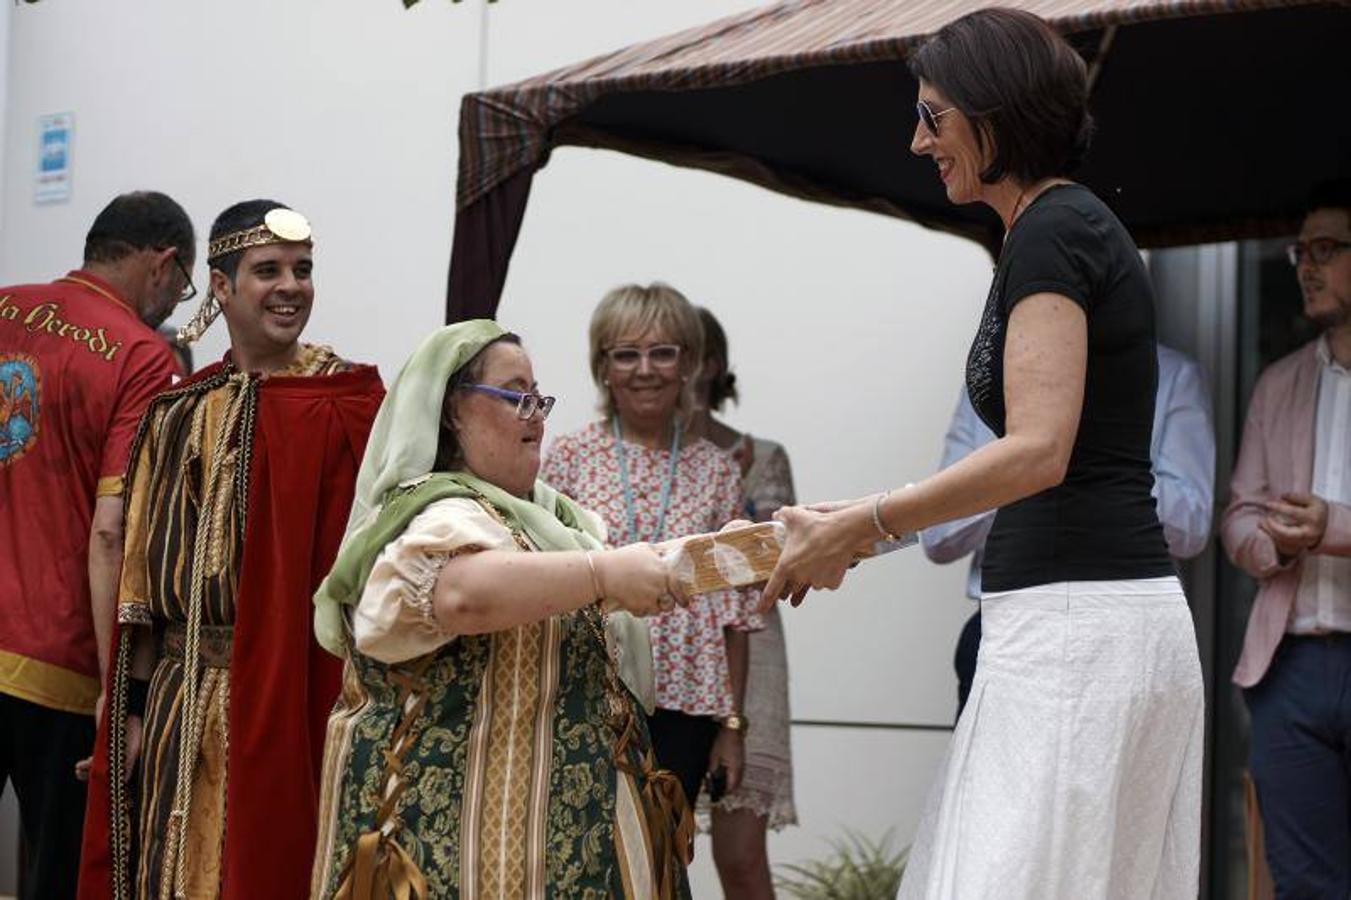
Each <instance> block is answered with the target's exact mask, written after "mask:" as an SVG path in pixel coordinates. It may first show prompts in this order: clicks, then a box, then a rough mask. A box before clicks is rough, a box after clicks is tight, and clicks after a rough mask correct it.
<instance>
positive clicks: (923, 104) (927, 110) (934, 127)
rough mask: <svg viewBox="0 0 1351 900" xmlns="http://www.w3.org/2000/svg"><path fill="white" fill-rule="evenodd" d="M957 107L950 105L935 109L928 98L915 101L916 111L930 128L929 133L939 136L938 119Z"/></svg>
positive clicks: (926, 126)
mask: <svg viewBox="0 0 1351 900" xmlns="http://www.w3.org/2000/svg"><path fill="white" fill-rule="evenodd" d="M956 108H957V107H955V106H949V107H948V108H947V109H939V110H935V109H934V108H933V107H932V106H930V105H929V101H928V100H919V101H917V102H916V103H915V112H917V113H919V120H920V121H921V122H923V123H924V127H925V128H927V129H928V130H929V134H931V135H933V136H934V137H938V120H939V119H941V118H943V117H944V116H946V115H947V114H948V113H950V112H952V111H953V110H954V109H956Z"/></svg>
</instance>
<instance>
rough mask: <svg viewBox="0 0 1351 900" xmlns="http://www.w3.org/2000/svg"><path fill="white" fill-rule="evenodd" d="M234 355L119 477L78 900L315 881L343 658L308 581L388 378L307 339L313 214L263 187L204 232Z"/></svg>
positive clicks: (158, 412) (322, 561)
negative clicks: (329, 649) (331, 719)
mask: <svg viewBox="0 0 1351 900" xmlns="http://www.w3.org/2000/svg"><path fill="white" fill-rule="evenodd" d="M207 262H208V265H209V266H210V269H211V289H210V292H209V294H208V295H207V298H206V302H205V303H204V304H203V306H202V309H201V310H199V312H198V314H197V315H196V316H194V318H193V319H192V321H191V322H189V324H188V325H187V326H185V328H184V329H183V335H182V336H183V337H185V338H187V339H189V340H192V339H195V338H196V337H197V336H199V335H200V334H201V332H202V331H203V330H204V329H205V328H206V327H207V326H208V325H209V324H210V323H211V320H212V319H213V318H215V316H216V315H217V314H223V315H224V317H225V320H226V324H227V326H228V327H229V330H230V351H229V353H228V354H227V355H226V357H225V359H224V360H223V361H221V362H219V363H216V364H215V365H212V366H208V367H207V368H206V369H204V370H202V371H201V372H199V373H197V375H195V376H194V377H193V378H191V379H189V380H188V381H186V382H183V383H181V384H180V385H178V386H176V387H175V388H174V389H172V390H170V391H168V392H166V393H164V394H162V395H161V396H160V397H158V398H157V399H156V400H155V401H154V402H153V403H152V404H151V406H150V409H149V410H148V411H147V413H146V416H145V418H144V419H143V420H142V422H141V427H140V432H139V434H138V436H137V441H136V444H135V445H134V447H133V448H132V452H131V462H130V468H129V470H128V473H127V484H128V493H127V510H126V548H125V553H124V563H123V568H122V575H121V580H120V585H119V590H118V617H117V618H118V633H117V635H116V637H115V641H114V648H115V649H114V657H113V665H112V671H111V674H110V679H109V684H108V686H107V688H106V691H107V695H108V697H109V702H108V703H107V704H106V715H105V716H104V721H103V722H102V723H101V727H100V732H99V739H98V742H97V746H98V753H97V755H96V758H95V761H94V764H93V772H92V781H93V786H92V788H91V791H90V801H89V804H90V805H89V812H88V814H87V817H86V818H87V822H86V827H85V840H84V859H83V865H82V872H81V879H80V896H81V897H82V898H85V900H94V898H104V897H109V896H111V897H115V898H118V900H122V898H130V897H137V898H146V900H152V898H159V897H162V896H166V895H172V896H185V897H192V898H217V897H219V898H229V900H243V898H258V897H279V898H280V897H287V898H289V897H303V896H305V894H306V892H307V890H308V885H309V874H310V864H311V856H312V854H313V846H314V839H315V828H316V822H315V816H316V810H317V807H318V799H319V798H318V784H319V770H320V765H321V761H322V754H323V740H324V732H325V723H326V721H327V716H328V713H329V710H330V708H331V706H332V704H333V700H334V698H335V697H336V695H337V692H338V686H339V675H340V666H341V663H340V662H339V661H338V660H337V659H335V658H333V657H332V656H330V655H328V654H327V653H325V652H324V651H323V650H322V649H321V648H320V647H319V646H318V644H317V643H316V642H315V640H314V637H313V629H312V628H311V606H310V597H311V596H312V595H313V593H314V590H315V588H316V587H317V586H318V584H319V582H320V580H321V579H322V578H323V576H324V575H325V574H326V573H327V571H328V568H329V566H330V564H331V563H332V561H333V557H334V554H335V552H336V551H337V547H338V542H339V540H340V538H341V536H342V533H343V529H344V527H345V525H346V520H347V513H348V510H349V508H350V505H351V500H352V493H353V487H354V482H355V478H356V472H357V469H358V467H359V465H360V462H361V455H362V452H363V450H364V448H365V442H366V437H367V434H368V432H369V430H370V425H371V422H372V420H373V419H374V417H375V413H376V410H377V409H378V407H379V404H380V400H381V398H382V396H383V393H384V390H383V388H382V387H381V384H380V379H379V375H378V374H377V373H376V371H375V369H374V367H371V366H363V365H355V364H352V363H349V362H347V361H345V360H343V359H342V358H340V357H338V356H337V355H336V354H334V353H333V351H332V350H330V349H329V348H327V347H322V346H315V345H309V344H302V343H301V342H300V335H301V332H302V330H303V329H304V327H305V324H306V322H307V321H308V319H309V314H310V310H311V307H312V304H313V301H314V285H313V282H312V281H311V272H312V268H313V258H312V241H311V236H310V226H309V223H308V222H307V221H305V219H304V217H303V216H301V215H299V214H298V213H296V212H294V211H293V210H290V209H288V208H287V207H285V206H283V205H282V204H279V203H276V202H273V201H267V200H254V201H247V202H244V203H240V204H236V205H235V206H232V207H230V208H229V209H227V210H226V211H225V212H223V213H222V214H221V215H220V216H219V217H218V218H217V220H216V222H215V224H214V225H213V227H212V229H211V240H210V245H209V248H208V254H207Z"/></svg>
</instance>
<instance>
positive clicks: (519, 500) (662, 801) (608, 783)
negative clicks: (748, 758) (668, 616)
mask: <svg viewBox="0 0 1351 900" xmlns="http://www.w3.org/2000/svg"><path fill="white" fill-rule="evenodd" d="M552 408H553V398H552V397H547V396H541V395H540V393H539V391H538V389H537V387H536V385H535V379H534V374H533V371H532V368H531V364H530V358H529V357H528V356H527V355H526V353H525V351H524V349H522V347H521V346H520V340H519V339H518V338H517V337H516V336H515V335H513V334H509V333H507V332H505V331H503V330H502V329H501V328H500V327H499V326H498V325H497V324H496V323H493V322H489V321H482V320H480V321H472V322H463V323H460V324H457V325H452V326H449V327H447V328H444V329H442V330H440V331H439V332H437V333H435V334H433V335H432V336H431V337H430V338H428V339H427V340H426V341H425V342H424V343H423V345H422V346H421V347H420V348H419V349H418V350H417V352H416V353H414V354H413V356H412V358H411V359H410V360H409V361H408V363H407V364H406V365H405V366H404V368H403V371H402V372H400V373H399V378H398V380H397V382H396V383H395V385H394V387H393V388H392V389H391V390H390V392H389V394H388V396H387V397H386V398H385V401H384V404H383V405H382V406H381V408H380V412H379V415H378V416H377V417H376V420H375V425H374V428H373V430H372V432H371V437H370V442H369V444H368V445H367V448H366V453H365V457H364V459H363V460H362V466H361V471H360V474H359V476H358V479H357V491H356V500H355V503H354V507H353V510H352V516H351V520H350V523H349V526H348V531H347V535H346V537H345V539H344V541H343V545H342V549H341V550H340V552H339V555H338V560H337V562H336V563H335V565H334V568H333V571H332V572H331V573H330V574H329V576H328V578H327V579H326V580H325V581H324V583H323V584H322V585H321V586H320V589H319V592H318V594H317V595H316V597H315V607H316V610H315V630H316V633H317V635H318V637H319V640H320V642H321V643H322V644H323V646H324V647H325V648H327V649H328V650H330V651H332V652H334V653H337V654H345V655H346V656H347V657H348V659H349V660H350V665H349V666H348V667H347V671H346V675H345V680H344V685H343V691H342V695H341V697H340V698H339V701H338V703H337V706H336V708H335V710H334V712H333V715H332V716H331V717H330V719H329V725H328V740H327V744H326V749H325V760H324V778H323V791H322V795H321V810H320V822H321V824H320V836H319V841H318V852H317V854H316V858H315V869H314V882H313V895H314V896H315V897H321V898H329V897H339V898H342V900H387V898H391V897H409V896H415V897H458V896H460V895H461V893H463V894H464V895H466V896H471V895H472V896H479V895H483V896H494V897H496V896H503V897H525V896H536V895H538V896H543V895H544V894H545V893H546V892H549V891H553V892H560V891H563V892H565V893H568V894H569V895H574V894H575V895H576V896H583V895H585V896H597V897H624V898H634V900H637V898H643V900H648V898H661V900H671V898H685V897H688V896H689V892H688V887H687V885H686V881H685V868H684V864H685V862H686V861H687V860H688V854H689V849H690V840H691V837H692V833H693V822H692V820H691V817H690V813H689V809H688V808H687V806H686V805H685V800H684V797H683V796H682V794H681V788H680V784H679V782H678V781H677V780H676V778H675V777H674V776H673V775H672V774H671V773H669V772H665V771H661V770H660V769H659V768H658V766H657V765H656V762H655V759H654V757H653V753H652V749H651V744H650V741H649V738H648V735H647V730H646V727H645V722H644V719H643V715H642V708H641V706H640V704H639V701H638V699H637V698H638V697H639V696H642V695H644V694H650V685H646V684H644V683H643V682H644V677H643V670H642V666H641V663H642V661H643V660H647V661H649V665H650V659H651V655H650V652H649V651H648V648H647V646H646V631H645V629H643V628H642V627H641V623H633V622H632V620H631V619H627V618H626V617H624V616H623V615H622V614H621V613H620V612H619V611H618V610H627V611H628V612H629V613H632V614H634V615H639V616H642V615H651V614H654V613H656V612H658V611H659V610H661V609H669V608H671V606H672V605H673V604H674V603H675V602H676V600H677V599H680V601H681V602H685V601H684V599H683V598H679V596H678V590H679V587H678V583H677V582H676V581H675V580H674V579H673V578H672V577H671V575H670V574H669V573H668V571H667V567H666V565H665V563H664V562H663V561H662V560H661V558H660V557H659V556H658V555H657V553H656V551H655V550H654V549H653V548H652V547H650V546H648V545H646V544H635V545H633V546H629V547H624V548H621V549H618V550H606V549H604V545H603V544H602V540H603V534H604V527H603V525H602V524H601V522H600V519H599V518H598V517H597V516H596V515H595V514H594V513H592V512H590V511H588V510H585V509H582V508H581V507H579V506H577V505H576V504H575V503H573V502H572V501H570V500H568V499H567V498H566V497H563V496H562V495H560V494H559V493H558V492H557V491H556V490H554V489H553V488H551V487H550V486H549V485H547V484H545V483H544V482H542V481H537V480H536V478H535V476H536V473H537V471H538V470H539V466H540V442H541V439H542V438H543V436H544V420H545V418H546V417H547V416H548V414H549V411H550V410H551V409H552ZM626 622H627V623H629V624H636V625H638V628H637V629H636V632H635V630H634V629H625V627H624V626H625V623H626ZM620 636H626V637H628V638H629V641H628V642H627V643H626V644H619V643H618V642H617V640H616V639H617V638H618V637H620ZM635 638H636V639H635ZM625 660H627V661H628V662H629V663H630V665H626V664H625ZM634 662H636V663H639V665H638V666H633V665H631V664H632V663H634ZM646 672H647V680H649V681H650V677H651V676H650V669H648V670H646ZM564 885H565V886H566V890H564V888H562V887H560V886H564Z"/></svg>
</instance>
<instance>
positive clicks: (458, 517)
mask: <svg viewBox="0 0 1351 900" xmlns="http://www.w3.org/2000/svg"><path fill="white" fill-rule="evenodd" d="M480 550H520V547H519V546H517V544H516V540H515V538H514V537H513V536H512V533H511V531H510V530H509V529H508V528H507V527H506V525H504V524H503V523H502V521H501V520H500V519H498V518H496V517H495V516H493V515H492V514H491V513H489V512H488V511H487V510H486V509H484V508H483V506H482V505H481V504H480V503H479V502H478V501H476V500H470V499H468V498H461V497H452V498H450V499H447V500H438V501H436V502H435V503H432V504H430V505H429V506H427V508H426V509H424V510H423V511H422V512H420V513H418V515H417V517H416V518H414V519H413V521H412V522H410V523H408V528H407V529H405V530H404V532H403V534H401V535H399V537H398V538H396V539H395V540H393V541H391V542H390V543H389V544H388V545H386V546H385V549H384V550H382V551H381V552H380V556H379V557H377V558H376V561H375V565H374V566H373V567H372V568H371V574H370V577H369V578H367V579H366V587H365V589H364V590H363V591H362V593H361V601H360V602H359V603H358V604H357V607H356V610H355V611H354V612H353V615H352V635H353V639H354V641H355V643H356V648H357V650H359V651H360V652H362V653H364V654H366V655H367V656H369V657H371V658H372V659H377V660H379V661H380V662H383V663H400V662H404V661H406V660H410V659H413V658H415V657H418V656H422V655H423V654H425V653H430V652H431V651H433V650H435V649H437V648H438V647H440V646H441V645H442V644H445V643H447V642H448V641H450V640H452V639H453V638H454V637H455V635H453V634H451V633H450V632H448V631H446V630H445V629H444V628H442V627H441V625H440V623H439V622H437V620H436V613H435V611H434V610H433V608H432V592H433V590H434V588H435V587H436V579H437V577H438V576H439V575H440V574H441V569H442V567H443V566H445V564H446V562H447V560H449V559H450V558H451V557H452V556H458V555H459V554H461V553H475V552H478V551H480Z"/></svg>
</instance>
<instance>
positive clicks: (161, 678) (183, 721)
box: [114, 345, 348, 900]
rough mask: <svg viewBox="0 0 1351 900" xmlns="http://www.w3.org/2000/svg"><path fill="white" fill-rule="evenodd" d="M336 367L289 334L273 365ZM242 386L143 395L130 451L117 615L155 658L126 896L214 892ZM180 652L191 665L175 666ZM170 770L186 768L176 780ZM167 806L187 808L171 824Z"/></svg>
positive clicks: (246, 435)
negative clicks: (146, 399)
mask: <svg viewBox="0 0 1351 900" xmlns="http://www.w3.org/2000/svg"><path fill="white" fill-rule="evenodd" d="M347 367H348V364H347V363H345V362H344V361H343V360H341V359H339V358H338V357H337V356H335V355H334V354H333V352H332V351H331V350H329V349H328V348H327V347H319V346H310V345H302V349H301V354H300V357H299V358H298V359H297V360H296V362H295V363H293V364H292V365H291V366H290V367H288V368H287V369H285V370H282V371H280V372H278V373H276V374H277V375H279V376H292V377H294V376H316V375H329V374H333V373H335V372H338V371H342V370H344V369H346V368H347ZM256 395H257V378H256V377H253V376H249V375H247V374H244V373H240V372H238V371H236V370H234V369H232V368H229V367H227V368H226V369H224V370H222V372H221V373H220V374H218V375H217V376H214V377H213V378H211V379H210V380H208V381H207V382H205V383H203V384H202V386H201V389H200V390H194V389H193V388H188V389H186V390H184V391H183V392H182V394H181V395H179V396H176V397H174V398H173V399H172V400H170V401H169V402H159V403H156V404H155V405H154V406H153V407H152V410H151V412H150V414H149V418H148V419H147V420H146V421H145V422H143V423H142V435H143V436H142V438H141V439H140V441H139V445H138V447H137V450H136V457H135V459H134V460H133V468H132V469H131V472H132V482H131V487H130V491H129V495H128V501H127V512H126V523H127V527H126V554H125V557H124V561H123V569H122V583H121V590H120V593H119V601H118V621H119V623H121V626H122V628H123V630H124V631H126V630H127V629H128V626H140V627H139V628H136V629H134V630H135V631H136V632H138V634H137V636H136V637H135V638H134V639H133V640H134V641H135V642H136V643H137V644H140V645H142V646H144V645H147V644H149V645H151V646H153V648H154V651H155V656H156V662H155V666H154V672H153V674H152V676H151V679H150V691H149V697H148V700H147V703H146V712H145V717H144V725H143V743H142V749H141V756H140V773H141V778H140V802H139V821H138V822H137V823H135V825H134V826H133V827H134V829H135V831H136V833H137V842H136V848H137V854H136V859H135V860H126V859H123V860H116V859H115V863H114V864H115V866H120V867H122V868H123V869H124V870H125V871H127V872H128V873H129V875H130V877H132V878H134V884H133V894H134V896H135V897H137V898H140V900H161V898H167V897H170V896H173V895H174V893H175V887H176V886H177V887H178V888H179V890H181V892H182V893H183V895H185V896H187V897H191V898H214V897H217V896H219V894H220V882H221V868H222V850H223V847H224V842H225V798H226V787H227V783H228V773H227V771H226V759H227V754H228V749H229V739H230V738H229V704H230V669H229V665H230V651H231V639H232V626H233V625H234V622H235V589H236V587H237V585H238V582H239V572H240V561H241V556H242V549H243V544H244V524H245V520H246V513H247V511H246V509H245V506H246V499H247V496H248V478H247V476H248V462H249V450H250V443H251V441H252V437H253V424H254V423H253V409H254V407H255V402H256ZM199 573H200V574H201V576H202V577H200V578H198V575H199ZM194 619H195V620H196V621H197V622H198V623H199V625H198V626H197V627H193V625H192V622H193V620H194ZM189 656H191V657H195V658H196V659H197V660H198V665H197V666H196V667H189V666H187V665H185V658H186V657H189ZM184 772H188V773H191V778H190V780H184V781H183V783H180V777H179V776H180V773H184ZM116 790H117V787H116V786H115V787H114V791H116ZM175 808H184V809H186V811H187V814H186V816H184V817H183V820H182V822H181V823H180V822H179V820H178V818H177V817H175V816H173V815H172V810H173V809H175ZM126 853H128V851H127V850H126V849H125V848H123V849H122V850H121V854H126ZM115 855H118V851H116V850H115Z"/></svg>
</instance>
